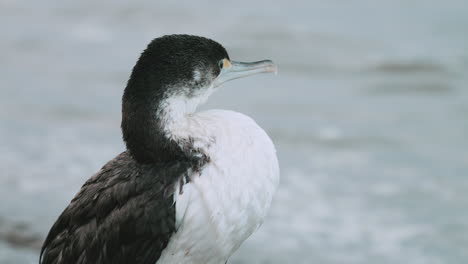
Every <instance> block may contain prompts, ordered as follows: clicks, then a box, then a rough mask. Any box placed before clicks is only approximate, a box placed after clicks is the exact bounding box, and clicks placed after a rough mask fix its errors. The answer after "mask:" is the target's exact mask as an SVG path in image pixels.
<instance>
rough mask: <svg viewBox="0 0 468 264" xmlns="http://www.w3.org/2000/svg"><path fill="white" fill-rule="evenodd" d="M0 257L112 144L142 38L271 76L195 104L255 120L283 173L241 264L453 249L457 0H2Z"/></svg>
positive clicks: (465, 58) (463, 206)
mask: <svg viewBox="0 0 468 264" xmlns="http://www.w3.org/2000/svg"><path fill="white" fill-rule="evenodd" d="M0 33H1V36H0V149H1V151H0V263H2V264H10V263H12V264H26V263H28V264H29V263H37V257H38V249H39V247H40V245H41V243H42V239H43V238H44V236H45V235H46V232H47V231H48V230H49V228H50V226H51V225H52V223H53V222H54V221H55V219H56V218H57V216H58V215H59V213H60V212H61V211H62V210H63V208H64V207H65V206H66V205H67V204H68V203H69V201H70V199H71V198H72V197H73V196H74V194H75V193H76V192H77V191H78V189H79V188H80V186H81V184H82V183H83V182H84V181H85V180H86V179H87V178H88V177H90V176H91V175H92V174H93V173H94V172H96V171H97V170H98V169H99V168H100V167H101V166H102V165H103V164H104V163H105V162H107V161H108V160H110V159H112V158H113V157H114V156H115V155H117V154H118V153H120V152H121V151H123V150H124V145H123V143H122V141H121V134H120V128H119V126H120V100H121V95H122V91H123V88H124V86H125V84H126V81H127V79H128V76H129V73H130V70H131V68H132V67H133V65H134V63H135V61H136V59H137V57H138V55H139V53H140V52H141V51H142V50H143V49H144V48H145V46H146V44H147V43H148V42H149V41H150V40H151V39H152V38H154V37H157V36H161V35H164V34H172V33H189V34H196V35H203V36H206V37H210V38H213V39H215V40H217V41H219V42H220V43H222V44H224V45H225V47H226V48H227V50H228V51H229V52H230V56H231V58H233V59H237V60H247V61H249V60H250V61H253V60H259V59H265V58H270V59H273V60H275V61H276V62H277V64H278V65H279V74H278V75H277V76H274V75H262V76H256V77H252V78H247V79H242V80H237V81H234V82H230V83H228V84H226V85H225V86H224V87H223V88H222V89H221V90H220V91H218V92H217V93H216V94H215V95H213V96H212V97H211V98H210V100H209V103H208V104H207V105H206V106H204V107H203V108H204V109H207V108H222V109H232V110H236V111H239V112H242V113H246V114H248V115H250V116H252V117H253V118H254V119H255V120H256V121H257V122H258V123H259V124H260V125H261V126H262V127H263V128H265V129H266V131H267V132H268V133H269V135H270V136H271V137H272V138H273V141H274V142H275V144H276V146H277V150H278V155H279V159H280V164H281V169H282V180H281V185H280V188H279V191H278V194H277V196H276V198H275V200H274V203H273V205H272V210H271V213H270V215H269V217H268V218H267V219H266V222H265V224H264V225H263V226H262V228H261V229H260V230H259V232H258V233H256V234H255V235H253V236H252V237H251V238H250V239H249V240H248V241H247V242H246V243H245V244H244V245H243V246H242V247H241V249H240V250H239V251H238V252H237V253H236V254H235V255H234V256H233V257H232V258H231V260H230V263H231V264H242V263H262V264H263V263H272V264H276V263H299V264H300V263H321V264H332V263H380V264H385V263H421V264H423V263H424V264H432V263H434V264H435V263H444V264H447V263H468V119H467V117H468V2H467V1H466V0H459V1H457V0H447V1H441V0H439V1H435V0H434V1H432V0H411V1H408V0H386V1H384V0H381V1H374V0H352V1H339V0H326V1H325V0H323V1H318V0H304V1H296V0H289V1H276V2H275V1H248V0H237V1H227V2H224V1H223V2H222V1H186V2H183V1H153V2H151V3H149V2H146V1H115V0H113V1H91V0H81V1H53V0H42V1H17V0H0Z"/></svg>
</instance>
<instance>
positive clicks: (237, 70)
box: [213, 59, 278, 87]
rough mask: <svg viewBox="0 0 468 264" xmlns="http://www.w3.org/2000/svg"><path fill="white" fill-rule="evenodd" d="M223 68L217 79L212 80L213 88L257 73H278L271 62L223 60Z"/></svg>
mask: <svg viewBox="0 0 468 264" xmlns="http://www.w3.org/2000/svg"><path fill="white" fill-rule="evenodd" d="M222 62H223V68H222V69H221V72H220V73H219V75H218V77H216V79H215V80H214V82H213V83H214V86H215V87H216V86H219V85H221V84H222V83H224V82H227V81H230V80H234V79H237V78H242V77H247V76H249V75H253V74H257V73H267V72H274V73H276V72H277V71H278V68H277V67H276V65H275V64H274V63H273V62H272V61H271V60H262V61H256V62H238V61H229V60H228V59H223V61H222Z"/></svg>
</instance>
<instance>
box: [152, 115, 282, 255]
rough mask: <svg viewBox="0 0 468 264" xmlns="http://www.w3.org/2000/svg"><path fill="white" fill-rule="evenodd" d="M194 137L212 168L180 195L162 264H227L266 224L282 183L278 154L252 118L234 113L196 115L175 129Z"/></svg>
mask: <svg viewBox="0 0 468 264" xmlns="http://www.w3.org/2000/svg"><path fill="white" fill-rule="evenodd" d="M172 129H173V131H172V132H173V135H176V136H177V137H186V136H188V135H190V136H191V137H193V138H194V140H195V145H196V146H197V147H200V148H203V149H204V151H205V152H206V153H207V154H208V156H209V157H210V162H209V163H208V164H207V165H206V166H205V167H204V168H203V170H202V171H201V173H199V174H193V175H192V181H191V182H189V183H187V184H185V185H184V186H183V192H182V193H181V194H180V193H179V191H178V187H177V191H176V195H175V200H176V224H177V226H178V231H177V232H176V233H175V234H174V236H173V237H172V238H171V240H170V242H169V244H168V246H167V247H166V249H165V250H164V251H163V253H162V255H161V257H160V259H159V260H158V261H157V264H168V263H194V264H202V263H203V264H224V263H225V262H226V261H227V259H228V258H229V257H230V256H231V254H232V253H233V252H234V251H235V250H236V249H237V248H238V247H239V246H240V245H241V243H242V242H243V241H244V240H245V239H247V238H248V237H249V236H250V235H251V234H252V233H253V232H254V231H255V230H256V229H257V228H258V227H259V226H260V224H261V223H262V221H263V218H264V217H265V215H266V213H267V210H268V208H269V206H270V203H271V200H272V197H273V193H274V192H275V190H276V187H277V185H278V181H279V167H278V161H277V157H276V151H275V148H274V146H273V143H272V142H271V140H270V138H269V137H268V135H267V134H266V133H265V131H263V129H261V128H260V127H259V126H258V125H257V124H256V123H255V122H254V121H253V120H252V119H251V118H249V117H247V116H245V115H243V114H240V113H236V112H232V111H224V110H210V111H205V112H199V113H195V114H193V115H192V116H190V117H189V118H187V120H186V122H181V123H179V125H178V126H177V127H173V128H172Z"/></svg>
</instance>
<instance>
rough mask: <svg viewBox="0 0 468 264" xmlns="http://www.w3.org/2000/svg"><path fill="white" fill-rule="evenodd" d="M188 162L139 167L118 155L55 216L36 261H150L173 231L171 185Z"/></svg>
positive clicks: (57, 263)
mask: <svg viewBox="0 0 468 264" xmlns="http://www.w3.org/2000/svg"><path fill="white" fill-rule="evenodd" d="M188 166H189V165H188V164H186V163H183V162H182V163H180V162H178V163H173V164H167V163H166V164H159V165H154V164H153V165H142V164H139V163H136V162H135V161H134V160H133V159H132V158H131V157H130V155H129V154H127V153H126V152H124V153H122V154H120V155H119V156H117V157H116V158H115V159H113V160H112V161H110V162H109V163H107V164H106V165H105V166H104V167H103V168H102V169H101V170H100V171H99V172H98V173H97V174H96V175H94V176H93V177H92V178H91V179H89V180H88V181H87V182H86V183H85V184H84V185H83V187H82V188H81V190H80V192H79V193H78V194H77V195H76V196H75V198H73V200H72V201H71V203H70V205H69V206H68V207H67V208H66V209H65V210H64V211H63V213H62V214H61V215H60V217H59V218H58V220H57V221H56V222H55V224H54V225H53V226H52V228H51V230H50V232H49V234H48V236H47V238H46V240H45V242H44V245H43V247H42V250H41V257H40V261H39V263H40V264H52V263H53V264H61V263H67V264H70V263H80V264H88V263H100V264H107V263H109V264H110V263H112V264H120V263H122V264H123V263H135V264H154V263H156V261H157V260H158V259H159V257H160V255H161V252H162V250H164V248H165V247H166V246H167V243H168V241H169V240H170V237H171V236H172V234H173V233H174V232H175V230H176V226H175V205H174V198H173V195H174V189H173V186H174V184H175V183H176V182H177V180H178V179H180V177H181V176H183V175H184V174H185V173H186V172H187V168H188Z"/></svg>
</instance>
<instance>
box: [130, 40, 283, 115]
mask: <svg viewBox="0 0 468 264" xmlns="http://www.w3.org/2000/svg"><path fill="white" fill-rule="evenodd" d="M275 71H276V66H275V64H273V62H272V61H270V60H264V61H258V62H250V63H245V62H237V61H232V60H230V58H229V55H228V53H227V51H226V49H225V48H224V47H223V46H222V45H221V44H219V43H217V42H216V41H213V40H211V39H207V38H204V37H198V36H191V35H168V36H163V37H160V38H156V39H154V40H153V41H152V42H151V43H150V44H149V45H148V47H147V48H146V50H145V51H143V53H142V54H141V56H140V58H139V60H138V62H137V64H136V65H135V67H134V69H133V72H132V76H131V77H130V80H129V83H128V86H127V89H126V91H125V92H126V93H128V94H130V95H131V96H132V97H136V98H138V99H142V98H141V97H143V99H146V100H149V99H152V100H155V101H157V102H155V103H161V102H163V101H164V100H165V99H171V98H178V99H180V100H182V101H185V103H187V109H186V110H188V111H194V110H195V109H192V108H194V107H196V106H197V105H198V104H199V103H201V102H203V101H205V100H206V99H207V97H208V96H209V95H210V94H211V93H212V92H213V91H214V90H215V88H216V87H218V86H220V85H221V84H222V83H224V82H226V81H229V80H232V79H236V78H241V77H245V76H249V75H253V74H257V73H264V72H275Z"/></svg>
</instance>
